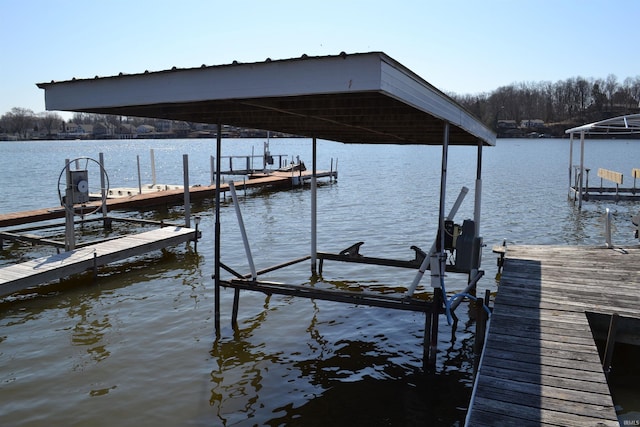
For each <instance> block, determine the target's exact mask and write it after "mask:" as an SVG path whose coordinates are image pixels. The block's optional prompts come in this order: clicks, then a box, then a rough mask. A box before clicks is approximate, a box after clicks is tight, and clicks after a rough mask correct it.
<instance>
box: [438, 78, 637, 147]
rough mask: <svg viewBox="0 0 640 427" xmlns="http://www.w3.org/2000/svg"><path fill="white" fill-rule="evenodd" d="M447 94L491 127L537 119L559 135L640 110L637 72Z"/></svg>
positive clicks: (548, 129) (495, 127)
mask: <svg viewBox="0 0 640 427" xmlns="http://www.w3.org/2000/svg"><path fill="white" fill-rule="evenodd" d="M450 96H451V97H452V98H454V99H455V100H456V101H457V102H458V103H460V104H461V105H463V106H464V107H466V108H467V109H468V110H469V111H470V112H471V113H472V114H474V115H475V116H476V117H478V118H479V119H480V120H482V122H483V123H484V124H486V125H487V126H488V127H490V128H492V129H494V130H497V129H498V121H501V120H513V121H515V122H516V123H518V124H519V123H521V122H522V121H526V120H535V119H539V120H542V121H543V122H544V123H545V128H546V129H547V131H548V132H550V133H551V134H553V135H556V136H561V135H562V134H563V133H564V131H565V130H566V129H568V128H571V127H574V126H578V125H581V124H585V123H591V122H596V121H599V120H604V119H607V118H611V117H615V116H618V115H623V114H632V113H638V112H640V108H639V104H640V76H636V77H634V78H631V77H628V78H626V79H625V80H624V81H623V82H622V83H620V82H619V81H618V79H617V77H616V76H615V75H613V74H610V75H609V76H607V78H606V79H592V78H591V79H585V78H583V77H574V78H570V79H567V80H560V81H558V82H556V83H551V82H537V83H513V84H511V85H508V86H502V87H499V88H498V89H496V90H494V91H492V92H490V93H482V94H479V95H456V94H453V95H450Z"/></svg>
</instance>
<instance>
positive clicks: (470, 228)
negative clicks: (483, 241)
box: [456, 219, 478, 273]
mask: <svg viewBox="0 0 640 427" xmlns="http://www.w3.org/2000/svg"><path fill="white" fill-rule="evenodd" d="M477 245H478V241H477V237H476V223H475V222H474V221H472V220H470V219H465V220H464V222H463V223H462V233H461V234H460V236H458V238H457V239H456V271H458V272H461V273H468V272H470V271H471V269H472V268H474V267H473V265H474V261H475V262H476V263H477V255H474V248H475V247H476V246H477ZM474 258H475V260H474Z"/></svg>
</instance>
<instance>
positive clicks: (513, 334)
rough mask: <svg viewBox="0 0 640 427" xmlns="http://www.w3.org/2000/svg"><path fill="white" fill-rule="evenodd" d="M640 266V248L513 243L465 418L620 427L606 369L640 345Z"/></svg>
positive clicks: (476, 422)
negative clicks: (621, 349) (615, 356)
mask: <svg viewBox="0 0 640 427" xmlns="http://www.w3.org/2000/svg"><path fill="white" fill-rule="evenodd" d="M639 265H640V248H638V247H634V248H632V249H607V248H603V247H586V246H577V247H576V246H572V247H570V246H513V247H509V248H508V249H507V251H506V258H505V259H504V271H503V274H502V279H501V283H500V285H499V288H498V293H497V297H496V299H495V307H494V311H493V314H492V316H491V321H490V324H489V327H488V333H487V336H486V342H485V347H484V350H483V353H482V357H481V360H480V365H479V368H478V372H477V377H476V382H475V385H474V389H473V395H472V400H471V404H470V407H469V411H468V415H467V422H466V425H468V426H474V427H475V426H494V425H518V426H520V425H536V426H537V425H567V426H569V425H598V426H619V422H618V419H617V416H616V411H615V408H614V403H613V401H612V397H611V394H610V392H609V387H608V385H607V374H606V373H607V372H608V371H609V367H610V363H611V362H610V360H611V355H612V352H613V349H614V344H615V343H616V342H618V343H626V344H634V345H639V344H640V294H639V293H638V289H640V273H639V272H638V266H639ZM612 319H613V321H612ZM594 336H596V337H597V338H598V340H600V339H602V340H606V344H607V345H606V348H607V350H606V351H604V352H603V353H604V354H603V357H602V359H604V360H602V359H601V356H600V354H599V352H598V348H597V347H596V343H595V340H594ZM613 369H615V366H614V367H613Z"/></svg>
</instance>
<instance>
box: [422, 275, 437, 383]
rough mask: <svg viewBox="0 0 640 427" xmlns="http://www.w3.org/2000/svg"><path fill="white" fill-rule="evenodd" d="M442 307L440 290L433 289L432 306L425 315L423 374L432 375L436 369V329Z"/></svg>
mask: <svg viewBox="0 0 640 427" xmlns="http://www.w3.org/2000/svg"><path fill="white" fill-rule="evenodd" d="M441 307H442V289H441V288H434V289H433V305H432V308H431V312H429V313H427V319H426V321H425V329H424V333H425V339H424V345H425V347H424V349H425V351H426V354H425V357H424V359H423V367H424V370H425V372H430V373H433V372H435V369H436V353H437V352H438V327H439V322H438V321H439V317H440V308H441Z"/></svg>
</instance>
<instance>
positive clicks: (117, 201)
mask: <svg viewBox="0 0 640 427" xmlns="http://www.w3.org/2000/svg"><path fill="white" fill-rule="evenodd" d="M311 175H312V174H311V172H310V171H304V172H302V171H295V172H293V173H291V172H273V173H270V174H268V175H266V174H264V175H254V176H253V177H252V178H250V179H245V180H242V181H235V182H234V184H235V187H236V189H237V190H245V189H246V190H249V189H256V188H270V187H272V188H291V187H293V186H297V185H300V184H301V183H302V182H305V181H308V180H310V179H311ZM337 176H338V174H337V172H335V171H331V172H329V171H317V172H316V177H318V178H331V179H335V178H337ZM172 187H173V186H172ZM220 190H221V191H222V192H227V191H229V184H228V183H227V184H221V185H220ZM215 193H216V187H215V185H208V186H191V187H189V198H190V200H191V201H194V200H199V199H206V198H214V197H215ZM184 199H185V191H184V188H183V187H179V188H178V189H172V190H165V191H152V192H148V193H142V194H137V193H136V194H134V195H131V196H125V197H117V198H111V199H107V200H106V204H107V208H108V210H109V211H112V210H119V209H136V208H146V207H153V206H162V205H173V204H179V203H183V202H184ZM95 203H97V204H99V203H100V202H95ZM90 205H91V204H88V205H87V206H90ZM96 206H97V205H96ZM64 216H65V210H64V207H56V208H49V209H37V210H32V211H24V212H14V213H8V214H0V227H9V226H14V225H21V224H28V223H32V222H38V221H47V220H50V219H57V218H64Z"/></svg>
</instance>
